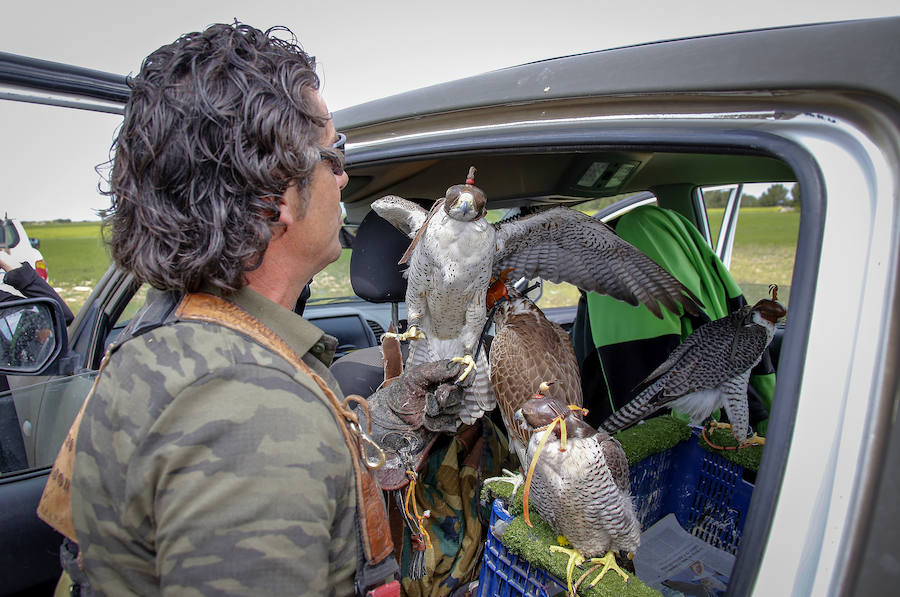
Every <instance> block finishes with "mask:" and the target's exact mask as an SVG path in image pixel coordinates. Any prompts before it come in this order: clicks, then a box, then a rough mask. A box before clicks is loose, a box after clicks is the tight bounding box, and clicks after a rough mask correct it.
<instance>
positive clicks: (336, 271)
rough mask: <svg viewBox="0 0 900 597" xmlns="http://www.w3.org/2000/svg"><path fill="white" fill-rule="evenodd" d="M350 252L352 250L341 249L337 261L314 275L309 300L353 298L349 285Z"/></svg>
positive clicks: (351, 288)
mask: <svg viewBox="0 0 900 597" xmlns="http://www.w3.org/2000/svg"><path fill="white" fill-rule="evenodd" d="M351 252H352V249H341V256H340V257H339V258H338V260H337V261H335V262H334V263H332V264H330V265H328V267H326V268H325V269H323V270H322V271H320V272H319V273H318V274H316V275H315V277H314V278H313V281H312V284H310V286H309V291H310V300H326V301H327V300H330V299H340V298H346V297H351V298H355V296H356V295H355V294H354V292H353V287H352V286H351V285H350V254H351Z"/></svg>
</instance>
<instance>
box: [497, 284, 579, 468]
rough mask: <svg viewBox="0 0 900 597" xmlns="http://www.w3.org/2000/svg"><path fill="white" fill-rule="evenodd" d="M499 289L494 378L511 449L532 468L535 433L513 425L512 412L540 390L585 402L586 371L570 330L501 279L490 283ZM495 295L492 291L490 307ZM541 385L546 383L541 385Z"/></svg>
mask: <svg viewBox="0 0 900 597" xmlns="http://www.w3.org/2000/svg"><path fill="white" fill-rule="evenodd" d="M495 288H499V289H500V293H501V297H500V298H499V299H497V302H496V304H497V309H496V310H495V312H494V317H493V319H494V341H493V342H491V354H490V359H489V363H490V368H491V369H490V378H491V385H492V387H493V389H494V396H495V397H496V399H497V404H498V405H499V406H500V414H501V416H502V417H503V423H504V424H505V425H506V431H507V433H508V434H509V443H510V448H511V449H512V450H514V451H515V453H516V455H517V456H518V457H519V464H521V465H522V467H527V466H528V461H527V460H526V459H525V449H526V448H527V447H528V441H529V440H530V439H531V436H530V435H528V434H526V433H525V429H524V428H522V427H520V426H518V425H514V424H513V416H514V414H515V412H516V411H517V410H519V409H520V408H521V407H522V405H523V404H525V402H526V401H527V400H529V399H530V398H531V397H532V396H534V395H535V394H537V393H542V394H546V393H548V391H549V388H547V385H550V386H552V388H553V392H552V393H553V395H555V396H560V397H564V401H565V402H566V403H567V404H570V405H574V406H578V407H580V406H581V405H582V395H581V374H580V373H579V370H578V361H577V360H576V358H575V351H574V349H573V348H572V341H571V340H570V339H569V334H568V333H566V331H565V330H564V329H562V328H561V327H560V326H559V325H557V324H555V323H553V322H552V321H550V320H549V319H547V317H546V316H545V315H544V313H543V312H542V311H541V310H540V309H539V308H538V307H537V305H535V304H534V303H533V302H531V300H530V299H528V297H525V296H522V295H521V294H519V293H518V292H517V291H516V290H515V289H514V288H508V287H506V286H505V284H504V282H503V280H502V278H501V279H500V280H498V281H497V282H496V283H494V284H493V285H492V286H491V290H494V289H495ZM491 299H492V293H488V305H487V307H488V309H490V308H491V307H493V305H492V304H491ZM542 384H547V385H544V386H542Z"/></svg>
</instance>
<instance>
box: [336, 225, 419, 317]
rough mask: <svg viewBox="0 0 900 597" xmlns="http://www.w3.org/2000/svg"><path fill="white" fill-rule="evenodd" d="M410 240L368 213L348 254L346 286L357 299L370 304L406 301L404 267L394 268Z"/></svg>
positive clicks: (397, 266)
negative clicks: (348, 271)
mask: <svg viewBox="0 0 900 597" xmlns="http://www.w3.org/2000/svg"><path fill="white" fill-rule="evenodd" d="M409 243H410V239H409V238H408V237H407V236H406V235H405V234H403V233H402V232H400V231H399V230H397V229H396V228H394V226H393V225H392V224H391V223H389V222H388V221H387V220H385V219H384V218H382V217H381V216H379V215H378V214H377V213H375V212H374V211H370V212H369V213H368V214H367V215H366V217H365V218H363V221H362V222H361V223H360V225H359V228H358V229H357V231H356V238H354V239H353V252H352V253H351V254H350V284H351V285H352V286H353V292H355V293H356V294H357V296H359V297H360V298H363V299H365V300H367V301H369V302H373V303H399V302H402V301H404V300H406V278H404V277H403V273H402V272H403V270H405V269H406V266H400V265H398V264H397V262H398V261H400V258H401V257H403V254H404V253H405V252H406V249H407V247H409Z"/></svg>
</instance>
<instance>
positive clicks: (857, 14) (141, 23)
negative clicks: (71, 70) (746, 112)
mask: <svg viewBox="0 0 900 597" xmlns="http://www.w3.org/2000/svg"><path fill="white" fill-rule="evenodd" d="M3 12H4V15H3V19H2V22H0V50H2V51H6V52H12V53H16V54H23V55H27V56H32V57H36V58H43V59H47V60H55V61H60V62H67V63H72V64H77V65H79V66H85V67H88V68H94V69H99V70H105V71H111V72H116V73H121V74H129V73H134V72H137V70H138V68H139V67H140V63H141V60H142V59H143V57H144V56H146V55H147V54H148V53H149V52H151V51H153V50H154V49H156V48H158V47H159V46H161V45H163V44H166V43H169V42H171V41H173V40H174V39H175V38H176V37H178V36H179V35H180V34H182V33H185V32H187V31H196V30H199V29H203V28H204V27H205V26H206V25H209V24H211V23H216V22H231V21H233V20H234V19H235V18H237V19H238V20H240V21H243V22H245V23H248V24H251V25H254V26H256V27H260V28H267V27H269V26H272V25H285V26H287V27H289V28H290V29H292V30H293V31H294V33H295V34H296V35H297V38H298V39H299V41H300V43H301V45H302V46H303V47H304V49H306V50H307V51H308V52H310V53H311V54H313V55H315V56H316V57H317V61H318V65H319V74H320V76H321V78H322V82H323V94H324V97H325V99H326V101H327V102H328V105H329V108H330V109H331V110H338V109H340V108H343V107H347V106H351V105H354V104H357V103H360V102H364V101H367V100H371V99H375V98H379V97H384V96H388V95H391V94H394V93H398V92H401V91H408V90H410V89H417V88H419V87H424V86H427V85H430V84H434V83H439V82H442V81H447V80H451V79H455V78H459V77H464V76H468V75H473V74H478V73H482V72H487V71H491V70H495V69H498V68H503V67H506V66H513V65H516V64H522V63H525V62H530V61H533V60H539V59H542V58H549V57H553V56H563V55H567V54H576V53H581V52H587V51H591V50H599V49H605V48H611V47H617V46H623V45H630V44H635V43H642V42H650V41H658V40H663V39H672V38H677V37H685V36H690V35H701V34H708V33H720V32H725V31H738V30H744V29H756V28H760V27H772V26H778V25H788V24H796V23H809V22H823V21H833V20H841V19H856V18H866V17H876V16H886V15H896V14H900V8H897V3H896V0H854V1H852V2H848V1H846V0H840V1H837V0H793V1H792V0H746V1H745V2H734V1H723V0H680V1H678V0H626V1H620V2H609V1H604V0H585V1H581V0H553V1H552V2H541V3H538V2H531V1H529V0H518V1H505V0H499V1H492V0H481V1H478V2H474V1H470V0H461V1H457V2H440V3H434V2H427V1H424V0H419V1H417V2H415V1H402V2H390V1H387V0H382V1H371V2H365V1H358V0H345V1H343V2H340V1H331V2H326V1H321V0H320V1H317V2H307V1H304V0H293V1H291V2H266V1H264V0H256V1H255V2H251V1H249V0H242V1H240V2H238V1H234V0H216V1H207V0H198V1H191V0H180V1H178V2H175V1H170V0H155V1H153V2H132V1H125V0H118V1H111V0H81V1H79V2H71V1H67V2H61V1H60V2H45V1H40V0H33V1H31V2H15V3H11V2H8V3H5V5H4V9H3ZM10 104H12V102H0V130H3V133H4V134H3V137H2V138H3V143H2V144H0V175H2V176H3V189H4V190H3V195H2V199H0V211H5V212H8V213H9V215H10V216H11V217H19V218H21V219H26V220H28V219H50V218H55V217H65V218H71V219H96V213H95V211H94V210H96V209H100V208H102V207H104V206H105V205H106V200H105V199H104V198H103V197H101V196H99V195H98V194H97V193H96V185H97V182H98V177H97V175H96V174H95V173H94V172H93V166H95V165H96V164H98V163H99V162H101V161H103V160H104V159H105V158H106V154H107V151H108V148H109V145H110V142H111V139H112V134H113V130H114V128H115V126H116V124H117V119H116V118H114V117H110V116H104V115H97V114H86V115H83V116H80V117H73V116H72V113H73V112H74V111H71V110H59V109H56V110H49V109H47V108H45V107H35V106H28V105H25V104H17V105H15V106H11V105H10ZM51 112H52V113H51ZM48 164H49V165H51V166H50V168H49V170H50V171H47V170H48V169H47V168H41V165H48Z"/></svg>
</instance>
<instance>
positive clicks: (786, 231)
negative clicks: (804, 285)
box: [729, 182, 800, 306]
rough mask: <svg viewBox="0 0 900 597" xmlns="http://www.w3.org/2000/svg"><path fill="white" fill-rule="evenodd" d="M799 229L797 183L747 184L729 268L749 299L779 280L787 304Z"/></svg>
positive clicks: (762, 294)
mask: <svg viewBox="0 0 900 597" xmlns="http://www.w3.org/2000/svg"><path fill="white" fill-rule="evenodd" d="M799 231H800V189H799V186H798V185H797V184H795V183H792V182H789V183H776V184H748V185H744V187H743V193H742V194H741V209H740V212H739V213H738V220H737V229H736V230H735V237H734V247H733V249H732V256H731V265H730V267H729V271H731V275H732V276H733V277H734V279H735V281H736V282H737V283H738V285H740V287H741V290H743V291H744V296H745V297H746V298H747V302H748V303H750V304H753V303H755V302H756V301H758V300H759V299H761V298H765V297H766V296H767V295H768V291H769V284H777V285H778V300H779V301H781V303H783V304H784V305H785V306H787V305H788V302H789V301H790V294H791V276H792V275H793V273H794V258H795V254H796V250H797V237H798V235H799Z"/></svg>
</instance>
